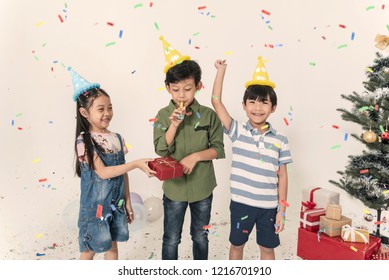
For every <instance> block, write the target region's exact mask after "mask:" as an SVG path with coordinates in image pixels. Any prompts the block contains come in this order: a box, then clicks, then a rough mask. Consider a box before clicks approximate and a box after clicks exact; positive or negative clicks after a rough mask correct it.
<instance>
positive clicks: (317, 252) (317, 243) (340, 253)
mask: <svg viewBox="0 0 389 280" xmlns="http://www.w3.org/2000/svg"><path fill="white" fill-rule="evenodd" d="M380 247H381V239H380V238H378V237H375V236H373V235H370V236H369V244H364V243H355V242H345V241H343V239H342V238H341V237H340V236H334V237H330V236H328V235H325V234H323V233H320V232H311V231H308V230H306V229H303V228H302V227H300V228H299V229H298V238H297V256H299V257H300V258H302V259H306V260H368V259H370V258H371V256H372V255H374V254H376V253H377V252H378V251H379V250H380Z"/></svg>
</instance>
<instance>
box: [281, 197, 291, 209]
mask: <svg viewBox="0 0 389 280" xmlns="http://www.w3.org/2000/svg"><path fill="white" fill-rule="evenodd" d="M280 202H281V204H282V205H285V206H286V207H289V206H290V205H289V203H288V202H286V201H285V200H283V199H281V201H280Z"/></svg>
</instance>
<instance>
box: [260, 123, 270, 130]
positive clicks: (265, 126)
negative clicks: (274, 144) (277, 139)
mask: <svg viewBox="0 0 389 280" xmlns="http://www.w3.org/2000/svg"><path fill="white" fill-rule="evenodd" d="M266 128H269V125H268V124H265V125H264V126H262V127H261V129H266Z"/></svg>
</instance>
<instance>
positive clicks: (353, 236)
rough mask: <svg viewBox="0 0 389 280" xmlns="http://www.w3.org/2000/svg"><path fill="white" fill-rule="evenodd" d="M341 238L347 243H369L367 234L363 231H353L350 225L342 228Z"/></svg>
mask: <svg viewBox="0 0 389 280" xmlns="http://www.w3.org/2000/svg"><path fill="white" fill-rule="evenodd" d="M341 237H342V239H343V240H344V241H347V242H359V243H365V244H367V243H369V233H368V232H367V231H366V230H364V229H354V228H352V227H351V226H350V225H344V226H342V232H341Z"/></svg>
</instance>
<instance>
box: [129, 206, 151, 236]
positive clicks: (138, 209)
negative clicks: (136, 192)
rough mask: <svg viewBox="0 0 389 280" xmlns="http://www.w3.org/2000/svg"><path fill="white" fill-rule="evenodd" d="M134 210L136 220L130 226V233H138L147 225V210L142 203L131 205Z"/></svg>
mask: <svg viewBox="0 0 389 280" xmlns="http://www.w3.org/2000/svg"><path fill="white" fill-rule="evenodd" d="M131 205H132V210H133V211H134V220H133V221H132V223H131V224H129V226H128V227H129V230H130V231H137V230H139V229H141V228H143V227H144V225H145V224H146V218H147V211H146V208H145V207H144V206H143V205H142V204H140V203H131Z"/></svg>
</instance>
